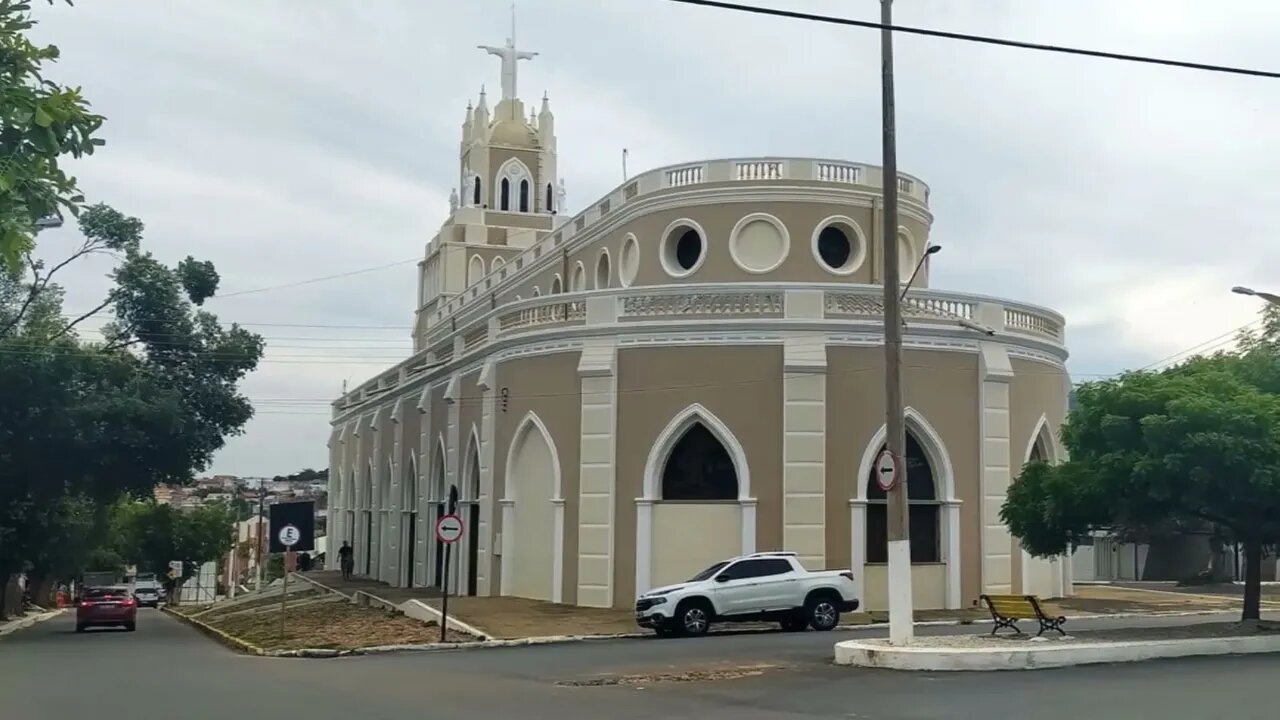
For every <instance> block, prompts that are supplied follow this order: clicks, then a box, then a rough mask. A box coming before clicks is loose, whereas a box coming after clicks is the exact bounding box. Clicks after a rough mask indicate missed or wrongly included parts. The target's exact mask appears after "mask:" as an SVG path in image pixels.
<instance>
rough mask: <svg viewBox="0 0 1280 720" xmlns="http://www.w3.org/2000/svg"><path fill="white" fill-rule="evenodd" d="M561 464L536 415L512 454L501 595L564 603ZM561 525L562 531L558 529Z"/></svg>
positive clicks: (526, 423)
mask: <svg viewBox="0 0 1280 720" xmlns="http://www.w3.org/2000/svg"><path fill="white" fill-rule="evenodd" d="M559 492H560V460H559V457H558V456H557V454H556V448H555V443H554V442H553V441H552V439H551V435H550V433H548V432H547V429H546V426H545V425H543V424H542V421H541V420H540V419H539V418H538V416H537V415H535V414H533V413H529V415H527V416H526V417H525V419H524V420H523V421H522V422H521V423H520V425H519V427H518V428H517V429H516V433H515V436H514V437H513V438H512V441H511V447H510V448H509V450H508V452H507V465H506V490H505V496H504V498H503V503H502V505H503V509H502V523H503V524H502V542H503V557H502V594H504V595H515V596H517V597H525V598H531V599H534V600H550V601H552V602H559V601H560V595H561V593H560V576H561V572H562V571H563V565H562V560H561V558H560V557H559V555H560V553H561V551H562V548H563V547H564V543H563V538H561V537H560V534H561V533H562V532H563V516H562V515H561V516H560V518H559V523H557V514H558V513H559V512H562V511H563V508H562V507H561V506H560V505H558V504H557V503H556V502H555V501H556V500H559ZM557 524H559V525H560V527H557Z"/></svg>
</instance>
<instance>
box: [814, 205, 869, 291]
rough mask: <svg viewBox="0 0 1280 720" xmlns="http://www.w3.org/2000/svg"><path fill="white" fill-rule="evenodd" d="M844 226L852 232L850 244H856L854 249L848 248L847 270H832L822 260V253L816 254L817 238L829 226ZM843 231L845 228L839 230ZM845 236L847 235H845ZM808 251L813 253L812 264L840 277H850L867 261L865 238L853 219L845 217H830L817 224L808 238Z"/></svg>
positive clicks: (859, 226)
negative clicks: (816, 264) (814, 263)
mask: <svg viewBox="0 0 1280 720" xmlns="http://www.w3.org/2000/svg"><path fill="white" fill-rule="evenodd" d="M837 224H839V225H844V226H846V227H847V229H849V230H852V231H853V235H854V237H852V238H849V242H850V243H857V247H856V248H850V251H851V253H850V255H849V261H848V262H847V263H846V265H847V266H848V267H847V269H841V268H833V267H831V266H830V265H828V264H827V261H826V260H823V259H822V253H820V252H818V236H819V235H821V234H822V231H823V230H826V229H827V228H828V227H830V226H831V225H837ZM841 229H845V228H841ZM846 234H847V233H846ZM809 249H810V251H811V252H812V253H813V260H814V262H816V263H818V267H820V268H822V269H823V270H826V271H827V272H829V273H831V274H832V275H838V276H841V277H844V276H848V275H852V274H854V273H856V272H858V270H860V269H861V268H862V265H863V263H865V262H866V261H867V236H866V234H865V233H863V232H862V226H861V225H859V224H858V223H857V222H856V221H855V220H854V219H853V218H851V217H849V216H847V215H832V216H831V217H829V218H826V219H824V220H823V221H822V222H820V223H818V225H817V227H815V228H814V229H813V235H812V236H811V237H810V238H809Z"/></svg>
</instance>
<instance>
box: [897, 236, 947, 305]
mask: <svg viewBox="0 0 1280 720" xmlns="http://www.w3.org/2000/svg"><path fill="white" fill-rule="evenodd" d="M941 249H942V246H941V245H930V246H928V247H926V248H925V249H924V254H923V255H921V256H920V262H918V263H916V269H915V270H912V271H911V277H910V278H908V279H907V284H906V285H905V286H904V287H903V288H902V297H900V298H898V299H899V300H906V299H907V291H908V290H910V289H911V283H913V282H915V281H916V275H919V274H920V268H922V267H924V263H925V261H926V260H928V259H929V256H930V255H934V254H936V253H937V252H938V251H939V250H941Z"/></svg>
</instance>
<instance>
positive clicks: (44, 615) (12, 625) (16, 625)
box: [0, 610, 63, 637]
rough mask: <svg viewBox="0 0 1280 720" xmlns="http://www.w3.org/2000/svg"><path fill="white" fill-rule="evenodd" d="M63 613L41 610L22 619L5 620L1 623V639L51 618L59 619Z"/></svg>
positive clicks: (60, 611)
mask: <svg viewBox="0 0 1280 720" xmlns="http://www.w3.org/2000/svg"><path fill="white" fill-rule="evenodd" d="M62 612H63V611H62V610H41V611H38V612H31V613H27V614H26V615H23V616H22V617H18V618H13V619H10V620H5V621H3V622H0V637H3V636H5V635H8V634H9V633H12V632H17V631H18V630H21V629H23V628H28V627H31V626H32V625H35V624H36V623H38V622H44V621H45V620H48V619H50V618H54V617H57V616H59V615H61V614H62Z"/></svg>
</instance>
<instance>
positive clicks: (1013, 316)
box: [1004, 307, 1062, 340]
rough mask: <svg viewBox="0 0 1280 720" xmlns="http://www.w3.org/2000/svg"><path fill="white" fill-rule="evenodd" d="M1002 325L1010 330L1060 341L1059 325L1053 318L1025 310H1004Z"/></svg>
mask: <svg viewBox="0 0 1280 720" xmlns="http://www.w3.org/2000/svg"><path fill="white" fill-rule="evenodd" d="M1004 325H1005V327H1006V328H1007V329H1010V330H1015V331H1020V332H1025V333H1030V334H1032V335H1045V336H1048V337H1050V338H1052V339H1054V340H1061V339H1062V324H1061V323H1059V322H1058V321H1057V320H1055V319H1054V318H1050V317H1045V316H1044V315H1039V314H1036V313H1031V312H1027V311H1026V310H1019V309H1017V308H1009V307H1007V308H1005V309H1004Z"/></svg>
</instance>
